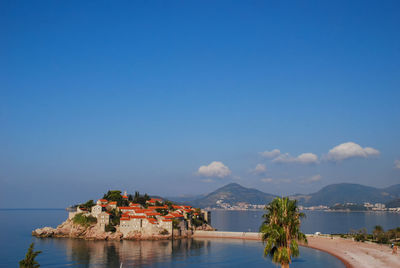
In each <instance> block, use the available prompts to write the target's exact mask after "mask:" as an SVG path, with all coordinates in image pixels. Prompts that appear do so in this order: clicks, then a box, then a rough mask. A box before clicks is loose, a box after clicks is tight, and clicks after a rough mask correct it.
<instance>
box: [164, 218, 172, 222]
mask: <svg viewBox="0 0 400 268" xmlns="http://www.w3.org/2000/svg"><path fill="white" fill-rule="evenodd" d="M162 221H165V222H169V221H172V220H170V219H163V220H162Z"/></svg>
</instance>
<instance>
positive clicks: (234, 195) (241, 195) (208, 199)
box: [190, 183, 275, 208]
mask: <svg viewBox="0 0 400 268" xmlns="http://www.w3.org/2000/svg"><path fill="white" fill-rule="evenodd" d="M274 198H275V196H274V195H272V194H267V193H264V192H261V191H259V190H256V189H251V188H246V187H243V186H241V185H239V184H237V183H230V184H227V185H225V186H223V187H221V188H219V189H217V190H215V191H214V192H212V193H210V194H208V195H206V196H204V197H201V198H199V199H196V200H194V201H192V202H190V203H191V204H192V205H193V206H196V207H202V208H204V207H217V201H219V200H221V201H222V202H223V203H228V204H230V205H236V204H237V203H240V202H246V203H249V204H268V203H269V202H271V200H272V199H274Z"/></svg>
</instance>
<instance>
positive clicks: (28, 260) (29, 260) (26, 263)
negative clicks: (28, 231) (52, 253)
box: [19, 243, 42, 268]
mask: <svg viewBox="0 0 400 268" xmlns="http://www.w3.org/2000/svg"><path fill="white" fill-rule="evenodd" d="M34 245H35V244H34V243H31V245H30V246H29V249H28V252H27V253H26V255H25V259H23V260H22V261H20V262H19V267H20V268H37V267H40V265H39V263H38V262H37V261H35V258H36V256H37V255H39V254H40V253H42V252H41V251H40V250H38V251H33V247H34Z"/></svg>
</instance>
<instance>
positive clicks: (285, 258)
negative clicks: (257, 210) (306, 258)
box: [260, 197, 307, 268]
mask: <svg viewBox="0 0 400 268" xmlns="http://www.w3.org/2000/svg"><path fill="white" fill-rule="evenodd" d="M265 210H266V211H267V213H266V214H264V215H263V218H264V219H265V220H264V222H263V224H262V225H261V227H260V232H261V233H262V241H263V242H264V243H266V245H265V249H264V254H265V255H266V256H268V255H269V256H270V257H272V261H273V262H275V263H278V264H280V265H281V267H282V268H284V267H289V264H290V263H291V262H292V259H291V258H292V256H293V257H297V256H299V245H298V241H303V242H305V243H307V238H306V236H305V235H304V234H303V233H302V232H300V219H301V218H304V217H305V214H304V213H300V212H299V209H298V207H297V201H296V200H289V198H287V197H282V198H280V197H277V198H275V199H274V200H272V202H271V203H269V205H267V206H266V207H265Z"/></svg>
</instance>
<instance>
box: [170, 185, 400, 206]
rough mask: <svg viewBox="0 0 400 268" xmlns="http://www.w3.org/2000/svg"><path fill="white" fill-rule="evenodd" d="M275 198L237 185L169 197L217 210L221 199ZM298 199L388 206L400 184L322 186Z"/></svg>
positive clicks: (251, 200) (257, 201) (398, 192)
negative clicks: (197, 196) (199, 194)
mask: <svg viewBox="0 0 400 268" xmlns="http://www.w3.org/2000/svg"><path fill="white" fill-rule="evenodd" d="M275 197H276V195H273V194H269V193H264V192H262V191H259V190H257V189H251V188H246V187H243V186H241V185H239V184H237V183H230V184H227V185H225V186H223V187H221V188H218V189H217V190H215V191H214V192H211V193H209V194H208V195H204V196H200V198H197V199H193V197H192V198H187V199H185V198H184V197H183V198H170V199H171V200H173V201H177V202H184V201H186V202H187V203H189V204H191V205H193V206H196V207H202V208H204V207H217V203H216V202H217V201H218V200H222V202H224V203H228V204H230V205H232V206H233V205H236V204H237V203H240V202H244V203H249V204H267V203H269V202H270V201H271V200H272V199H273V198H275ZM290 197H291V198H293V199H297V200H298V202H299V204H300V205H304V206H317V205H326V206H332V205H334V204H336V203H357V204H362V203H364V202H369V203H389V202H391V201H394V200H395V199H398V198H400V184H396V185H392V186H389V187H386V188H382V189H380V188H375V187H371V186H365V185H361V184H353V183H338V184H331V185H327V186H325V187H323V188H322V189H321V190H319V191H317V192H315V193H311V194H296V195H292V196H290Z"/></svg>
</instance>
